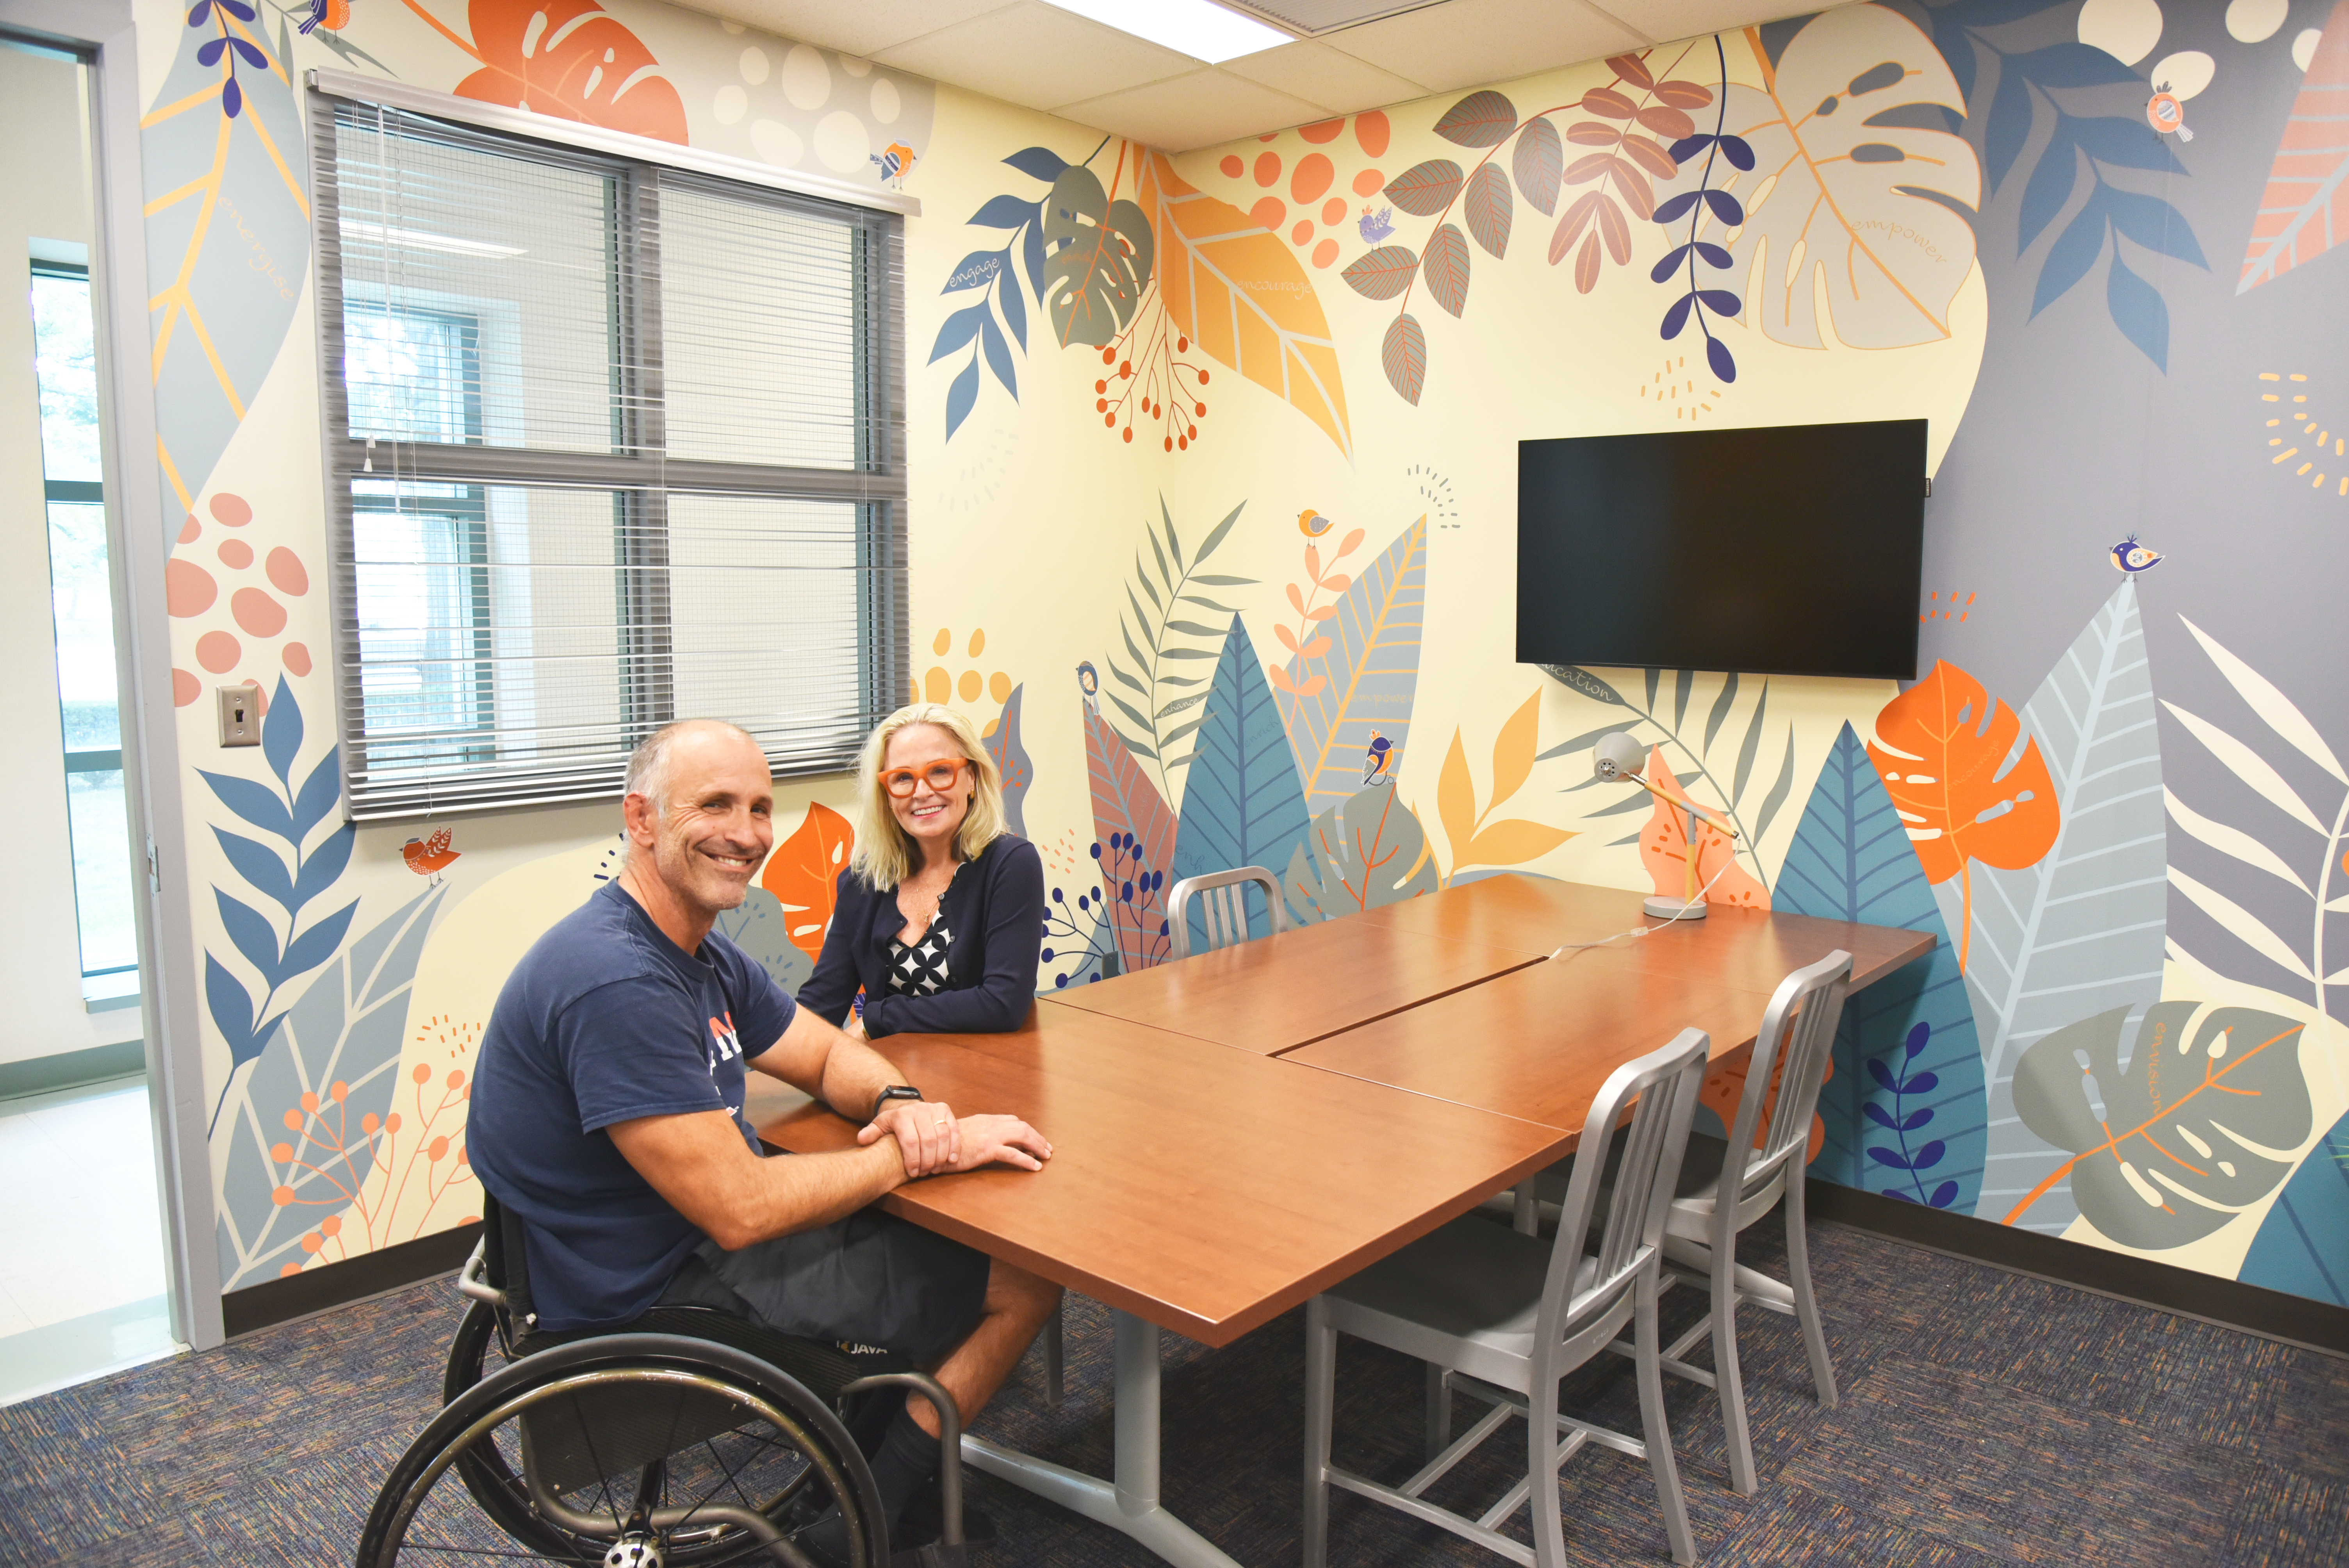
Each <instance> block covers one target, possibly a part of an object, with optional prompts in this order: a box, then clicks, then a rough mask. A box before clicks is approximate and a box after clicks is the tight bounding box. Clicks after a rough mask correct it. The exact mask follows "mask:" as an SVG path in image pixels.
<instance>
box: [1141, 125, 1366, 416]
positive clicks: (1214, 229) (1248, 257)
mask: <svg viewBox="0 0 2349 1568" xmlns="http://www.w3.org/2000/svg"><path fill="white" fill-rule="evenodd" d="M1135 195H1136V197H1137V198H1138V200H1139V201H1141V204H1142V210H1143V212H1145V213H1147V214H1148V215H1149V218H1150V230H1151V235H1152V237H1153V239H1154V240H1155V241H1156V242H1157V247H1158V292H1159V297H1160V298H1161V299H1162V300H1163V301H1164V304H1165V306H1166V315H1167V319H1169V320H1170V321H1172V322H1174V325H1175V326H1176V327H1177V328H1178V329H1180V330H1181V331H1182V332H1184V333H1185V334H1186V335H1188V336H1189V337H1190V338H1191V340H1192V341H1193V342H1194V343H1195V344H1197V345H1198V346H1200V347H1201V348H1204V349H1205V350H1206V352H1207V353H1208V354H1210V355H1212V356H1215V357H1216V359H1218V360H1221V361H1222V362H1223V363H1224V364H1226V365H1228V366H1231V367H1232V368H1233V369H1235V370H1237V371H1238V372H1239V373H1240V374H1241V375H1243V376H1245V377H1247V378H1248V379H1249V380H1251V381H1253V382H1255V383H1256V384H1257V386H1259V387H1263V388H1264V389H1265V390H1267V391H1268V392H1270V393H1272V394H1273V395H1274V396H1275V397H1279V398H1281V399H1282V400H1283V401H1285V402H1287V403H1289V404H1291V405H1292V406H1294V407H1296V408H1297V410H1298V411H1299V413H1301V414H1303V415H1304V416H1305V417H1306V418H1309V419H1310V420H1312V421H1313V422H1314V423H1315V424H1317V425H1319V426H1320V427H1321V428H1322V430H1323V431H1324V432H1326V433H1327V434H1328V436H1329V438H1330V439H1331V440H1332V441H1335V442H1336V443H1337V444H1338V449H1339V450H1340V452H1343V453H1344V454H1345V455H1346V456H1347V457H1348V458H1351V457H1352V456H1353V436H1352V433H1351V431H1350V428H1349V427H1348V425H1347V422H1346V388H1345V384H1344V382H1343V380H1342V379H1341V378H1340V376H1339V372H1338V351H1337V346H1336V345H1335V344H1333V343H1332V342H1331V341H1330V321H1329V318H1328V317H1327V316H1326V315H1323V314H1322V311H1321V299H1320V296H1319V294H1316V293H1314V290H1313V280H1312V279H1311V278H1310V277H1309V276H1308V275H1307V274H1306V272H1305V269H1304V268H1303V266H1302V265H1300V264H1299V262H1298V259H1297V254H1296V253H1295V252H1294V251H1293V250H1291V249H1290V248H1289V245H1288V242H1287V241H1286V240H1284V239H1282V238H1281V237H1280V236H1279V235H1278V234H1275V233H1273V232H1271V231H1269V230H1268V229H1266V228H1265V227H1264V226H1263V225H1262V224H1260V223H1258V222H1257V221H1256V220H1255V219H1253V218H1251V217H1249V216H1248V215H1247V213H1245V212H1243V211H1240V210H1239V209H1238V208H1237V207H1235V206H1232V205H1231V204H1230V203H1229V202H1226V201H1216V199H1215V198H1214V197H1212V196H1208V195H1205V194H1203V193H1202V192H1200V191H1196V190H1195V189H1193V188H1192V187H1191V186H1189V185H1187V184H1185V183H1184V181H1183V180H1182V178H1181V177H1180V176H1178V175H1177V174H1176V173H1175V172H1174V165H1173V164H1172V163H1170V162H1169V161H1168V160H1167V159H1166V157H1165V155H1164V153H1157V152H1153V153H1149V154H1146V155H1145V156H1144V158H1143V166H1142V180H1141V184H1140V186H1139V188H1138V189H1137V190H1136V191H1135Z"/></svg>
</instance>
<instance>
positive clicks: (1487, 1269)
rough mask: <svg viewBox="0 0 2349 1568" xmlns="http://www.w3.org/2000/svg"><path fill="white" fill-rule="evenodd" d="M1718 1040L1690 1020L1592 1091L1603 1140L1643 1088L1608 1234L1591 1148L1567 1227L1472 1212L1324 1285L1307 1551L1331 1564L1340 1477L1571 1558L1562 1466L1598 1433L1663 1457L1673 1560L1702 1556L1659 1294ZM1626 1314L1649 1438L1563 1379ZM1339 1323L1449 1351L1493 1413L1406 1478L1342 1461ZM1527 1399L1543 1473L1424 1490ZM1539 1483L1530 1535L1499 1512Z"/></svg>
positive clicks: (1411, 1347) (1398, 1505)
mask: <svg viewBox="0 0 2349 1568" xmlns="http://www.w3.org/2000/svg"><path fill="white" fill-rule="evenodd" d="M1709 1047H1710V1041H1709V1040H1708V1039H1707V1038H1706V1037H1705V1035H1704V1034H1703V1033H1702V1031H1701V1030H1697V1029H1683V1030H1682V1031H1681V1034H1680V1037H1679V1038H1677V1039H1675V1040H1673V1041H1672V1042H1671V1044H1670V1045H1667V1046H1664V1047H1661V1049H1658V1050H1654V1051H1651V1052H1649V1053H1648V1054H1647V1055H1646V1056H1643V1057H1640V1058H1639V1059H1637V1060H1636V1061H1630V1062H1626V1063H1625V1064H1624V1065H1623V1066H1621V1067H1619V1068H1616V1069H1615V1071H1614V1073H1613V1074H1612V1075H1611V1076H1609V1078H1608V1079H1607V1082H1606V1083H1605V1085H1603V1086H1602V1087H1601V1088H1600V1089H1599V1094H1598V1098H1597V1099H1593V1100H1592V1101H1591V1105H1590V1114H1589V1118H1588V1120H1587V1121H1586V1122H1585V1123H1584V1126H1583V1130H1582V1146H1583V1147H1584V1148H1587V1149H1597V1148H1601V1147H1603V1146H1604V1145H1605V1143H1606V1140H1607V1139H1608V1137H1609V1134H1610V1133H1612V1132H1613V1130H1614V1129H1615V1125H1616V1123H1617V1121H1618V1120H1619V1119H1621V1116H1622V1114H1623V1111H1624V1108H1625V1107H1626V1106H1627V1105H1629V1104H1630V1102H1631V1101H1632V1100H1633V1099H1634V1098H1636V1099H1637V1100H1638V1105H1637V1108H1636V1109H1633V1110H1632V1111H1631V1121H1630V1128H1629V1129H1628V1130H1627V1131H1626V1134H1625V1140H1624V1144H1623V1149H1624V1153H1623V1157H1622V1159H1621V1161H1619V1166H1618V1174H1617V1177H1616V1181H1615V1184H1614V1189H1613V1191H1612V1193H1611V1195H1610V1197H1609V1202H1608V1203H1607V1205H1606V1207H1605V1211H1604V1215H1603V1222H1602V1224H1601V1226H1600V1227H1599V1233H1598V1235H1597V1237H1596V1243H1597V1245H1596V1249H1595V1251H1594V1252H1591V1253H1586V1252H1585V1249H1584V1243H1585V1242H1586V1241H1588V1240H1590V1239H1591V1231H1592V1224H1591V1222H1592V1219H1593V1217H1594V1214H1595V1213H1597V1212H1598V1211H1599V1173H1600V1166H1601V1164H1602V1161H1596V1160H1592V1161H1585V1162H1584V1163H1583V1165H1582V1167H1581V1168H1580V1169H1578V1171H1576V1172H1575V1174H1574V1179H1573V1181H1571V1182H1570V1183H1569V1184H1568V1189H1567V1194H1566V1205H1565V1212H1564V1219H1563V1221H1562V1222H1561V1223H1560V1224H1559V1226H1558V1230H1557V1238H1556V1239H1555V1240H1554V1241H1552V1242H1549V1243H1543V1242H1542V1241H1540V1240H1539V1239H1537V1238H1536V1237H1532V1236H1527V1235H1525V1234H1522V1233H1519V1232H1516V1231H1514V1230H1510V1229H1506V1228H1505V1227H1503V1226H1501V1225H1498V1224H1495V1223H1494V1222H1491V1221H1490V1220H1486V1219H1484V1218H1481V1217H1479V1216H1476V1215H1474V1214H1471V1215H1466V1216H1464V1217H1462V1218H1460V1219H1457V1220H1454V1221H1453V1222H1451V1223H1450V1224H1448V1225H1445V1226H1444V1227H1443V1228H1442V1229H1440V1230H1438V1231H1436V1232H1434V1233H1433V1234H1430V1235H1427V1236H1423V1237H1422V1238H1421V1239H1420V1240H1418V1241H1416V1242H1414V1243H1412V1244H1411V1245H1410V1246H1407V1247H1405V1248H1403V1249H1402V1251H1401V1252H1399V1253H1394V1254H1393V1255H1392V1256H1390V1257H1388V1258H1385V1259H1383V1260H1381V1262H1379V1263H1376V1264H1372V1265H1371V1267H1369V1268H1367V1269H1365V1270H1363V1271H1362V1272H1361V1274H1356V1275H1355V1276H1354V1277H1353V1278H1351V1279H1350V1280H1348V1281H1346V1282H1345V1283H1344V1284H1340V1285H1339V1286H1337V1287H1336V1288H1335V1289H1333V1290H1330V1291H1329V1292H1327V1293H1326V1294H1324V1295H1318V1296H1316V1297H1314V1298H1313V1301H1312V1304H1311V1305H1309V1307H1308V1308H1307V1309H1306V1319H1305V1346H1306V1348H1305V1568H1323V1564H1324V1562H1325V1559H1326V1557H1327V1555H1328V1551H1329V1539H1330V1488H1331V1487H1332V1486H1338V1487H1343V1488H1344V1489H1345V1490H1346V1491H1351V1492H1355V1493H1358V1494H1360V1495H1361V1496H1363V1497H1367V1498H1369V1499H1371V1501H1375V1502H1381V1503H1384V1504H1385V1505H1387V1506H1388V1507H1390V1508H1393V1509H1396V1510H1399V1511H1402V1512H1403V1513H1407V1514H1409V1515H1411V1516H1412V1517H1413V1518H1414V1519H1419V1520H1423V1521H1425V1522H1428V1523H1431V1524H1436V1525H1441V1526H1442V1527H1443V1528H1444V1529H1445V1530H1449V1531H1451V1532H1453V1533H1454V1534H1455V1535H1460V1536H1464V1537H1465V1538H1466V1539H1468V1540H1470V1541H1474V1542H1477V1543H1478V1544H1479V1545H1482V1546H1485V1547H1488V1548H1490V1549H1491V1550H1493V1551H1495V1552H1497V1553H1501V1554H1502V1555H1503V1556H1506V1557H1508V1558H1510V1559H1512V1560H1514V1561H1516V1562H1518V1563H1529V1564H1538V1565H1539V1568H1558V1565H1559V1564H1561V1563H1564V1561H1565V1557H1566V1529H1565V1522H1564V1521H1563V1520H1562V1519H1561V1518H1560V1515H1559V1510H1558V1498H1557V1471H1558V1466H1559V1465H1560V1464H1561V1463H1563V1462H1564V1461H1565V1460H1567V1459H1568V1458H1570V1457H1571V1456H1572V1455H1573V1454H1575V1453H1576V1452H1577V1451H1578V1450H1579V1449H1581V1448H1582V1447H1583V1445H1584V1444H1585V1443H1589V1442H1596V1443H1599V1444H1602V1445H1604V1446H1606V1447H1608V1448H1612V1449H1619V1450H1621V1451H1622V1452H1624V1453H1628V1454H1630V1455H1631V1456H1633V1457H1634V1458H1639V1459H1645V1460H1647V1461H1648V1466H1649V1469H1650V1470H1651V1471H1652V1472H1653V1473H1654V1476H1655V1481H1656V1496H1657V1500H1658V1501H1659V1502H1660V1503H1661V1506H1662V1508H1663V1514H1664V1532H1665V1534H1666V1536H1667V1537H1668V1538H1669V1539H1670V1541H1671V1550H1672V1557H1673V1560H1674V1561H1676V1562H1679V1563H1693V1562H1694V1561H1695V1560H1696V1547H1695V1544H1694V1542H1693V1540H1692V1537H1691V1536H1690V1533H1689V1522H1688V1507H1687V1503H1686V1501H1685V1500H1684V1499H1683V1498H1682V1494H1681V1482H1680V1474H1679V1471H1678V1470H1676V1468H1675V1467H1674V1466H1673V1463H1672V1447H1671V1433H1670V1432H1669V1431H1668V1430H1667V1429H1666V1427H1665V1424H1664V1389H1663V1376H1662V1366H1661V1353H1660V1352H1659V1349H1658V1347H1657V1339H1658V1331H1657V1328H1656V1297H1657V1295H1658V1293H1659V1291H1660V1288H1661V1281H1660V1274H1661V1265H1662V1261H1663V1250H1662V1243H1663V1235H1664V1214H1665V1211H1666V1208H1667V1207H1668V1205H1669V1204H1670V1202H1671V1192H1672V1186H1673V1182H1674V1180H1675V1178H1676V1177H1677V1175H1678V1173H1679V1171H1680V1164H1681V1157H1682V1151H1683V1150H1684V1149H1685V1147H1686V1145H1687V1142H1688V1130H1689V1119H1690V1117H1691V1116H1692V1114H1693V1113H1694V1111H1695V1109H1696V1097H1697V1088H1698V1086H1699V1084H1700V1083H1701V1081H1702V1077H1703V1072H1704V1062H1705V1056H1706V1052H1707V1050H1708V1049H1709ZM1626 1323H1629V1324H1630V1325H1631V1328H1632V1335H1633V1338H1634V1340H1635V1342H1636V1346H1635V1348H1634V1349H1633V1350H1632V1352H1631V1354H1632V1357H1633V1359H1634V1362H1635V1363H1636V1366H1637V1367H1638V1374H1639V1385H1640V1430H1641V1434H1642V1435H1641V1437H1640V1438H1631V1437H1629V1436H1626V1435H1624V1434H1622V1433H1620V1432H1615V1431H1610V1430H1609V1429H1606V1428H1604V1427H1596V1426H1592V1425H1590V1424H1589V1423H1588V1422H1585V1421H1578V1420H1576V1419H1574V1418H1570V1417H1566V1416H1561V1415H1559V1414H1558V1413H1557V1384H1558V1379H1559V1378H1560V1377H1564V1376H1565V1375H1566V1374H1567V1373H1568V1372H1571V1371H1573V1370H1574V1369H1575V1368H1576V1367H1579V1366H1581V1365H1582V1364H1583V1363H1584V1362H1586V1361H1588V1360H1589V1359H1590V1358H1591V1357H1594V1356H1596V1355H1598V1354H1599V1352H1600V1351H1602V1350H1607V1349H1609V1348H1620V1346H1619V1345H1617V1343H1616V1341H1615V1336H1616V1334H1617V1333H1618V1332H1619V1330H1620V1329H1621V1328H1622V1327H1623V1326H1624V1325H1625V1324H1626ZM1340 1333H1344V1334H1350V1335H1353V1336H1356V1337H1357V1338H1361V1339H1368V1340H1371V1341H1372V1342H1373V1343H1375V1344H1379V1345H1384V1346H1388V1347H1389V1348H1391V1349H1395V1350H1400V1351H1402V1353H1403V1354H1405V1355H1407V1356H1415V1357H1420V1358H1421V1359H1422V1360H1424V1361H1427V1362H1429V1363H1431V1364H1433V1365H1434V1366H1436V1367H1441V1368H1443V1369H1444V1372H1445V1374H1446V1375H1447V1377H1449V1378H1450V1379H1451V1380H1452V1382H1453V1384H1454V1386H1455V1387H1458V1388H1459V1389H1460V1390H1461V1391H1462V1392H1464V1393H1466V1394H1467V1395H1469V1396H1470V1397H1471V1398H1477V1399H1480V1400H1483V1401H1484V1402H1485V1403H1487V1404H1490V1405H1492V1406H1493V1409H1492V1411H1491V1413H1490V1414H1488V1415H1486V1416H1485V1417H1484V1418H1482V1419H1480V1420H1479V1421H1477V1422H1476V1424H1475V1425H1474V1426H1473V1427H1471V1428H1469V1429H1468V1430H1467V1431H1466V1432H1464V1433H1463V1434H1462V1435H1461V1437H1460V1438H1459V1439H1458V1440H1457V1441H1454V1442H1453V1443H1451V1444H1449V1445H1448V1446H1447V1447H1446V1448H1445V1449H1444V1451H1443V1452H1441V1453H1439V1454H1437V1455H1435V1456H1434V1457H1433V1459H1431V1460H1429V1461H1428V1463H1427V1464H1426V1465H1425V1466H1424V1467H1423V1468H1422V1469H1421V1470H1420V1471H1419V1472H1418V1473H1417V1474H1416V1475H1414V1476H1413V1477H1412V1478H1411V1479H1410V1480H1406V1481H1404V1482H1403V1483H1402V1485H1401V1486H1400V1487H1390V1486H1384V1485H1381V1483H1379V1482H1377V1481H1374V1480H1370V1479H1368V1478H1367V1477H1364V1476H1359V1475H1355V1474H1353V1473H1351V1472H1350V1471H1348V1470H1340V1469H1339V1468H1338V1467H1337V1466H1335V1465H1333V1464H1331V1463H1330V1411H1331V1404H1332V1400H1333V1398H1334V1396H1335V1392H1336V1390H1335V1387H1334V1383H1335V1376H1336V1361H1337V1347H1338V1336H1339V1335H1340ZM1519 1414H1521V1415H1523V1416H1524V1417H1525V1418H1526V1439H1527V1441H1526V1458H1527V1464H1526V1480H1522V1481H1520V1482H1518V1483H1517V1484H1516V1486H1514V1487H1512V1488H1511V1489H1510V1490H1509V1491H1507V1492H1506V1493H1505V1494H1504V1495H1503V1496H1502V1497H1501V1499H1500V1500H1499V1501H1497V1502H1495V1503H1494V1504H1493V1506H1492V1507H1491V1508H1489V1509H1487V1510H1486V1511H1485V1512H1484V1514H1483V1515H1482V1516H1481V1517H1479V1518H1476V1519H1473V1520H1472V1519H1469V1518H1467V1517H1466V1516H1464V1515H1462V1514H1456V1513H1454V1512H1452V1511H1450V1510H1448V1509H1444V1508H1439V1507H1437V1506H1436V1505H1435V1504H1433V1503H1431V1502H1428V1501H1425V1499H1424V1497H1423V1493H1424V1492H1425V1491H1426V1490H1427V1489H1428V1487H1429V1486H1431V1485H1433V1483H1434V1482H1435V1481H1436V1480H1438V1479H1439V1478H1440V1477H1442V1476H1443V1475H1444V1473H1445V1472H1446V1471H1448V1470H1451V1469H1452V1468H1453V1467H1454V1465H1456V1464H1457V1463H1459V1461H1460V1460H1462V1459H1464V1458H1465V1457H1466V1456H1467V1455H1468V1454H1469V1453H1470V1452H1471V1451H1472V1450H1474V1449H1475V1448H1476V1447H1477V1446H1478V1445H1479V1444H1481V1443H1482V1442H1483V1441H1484V1440H1485V1438H1487V1437H1489V1436H1490V1435H1491V1434H1492V1433H1493V1432H1494V1431H1495V1430H1496V1429H1498V1428H1499V1427H1500V1426H1501V1424H1502V1423H1503V1422H1504V1421H1506V1419H1508V1418H1510V1417H1511V1416H1512V1415H1519ZM1561 1432H1563V1433H1565V1434H1566V1436H1565V1437H1564V1439H1563V1440H1561V1439H1560V1435H1559V1434H1560V1433H1561ZM1528 1501H1531V1504H1532V1512H1533V1535H1534V1545H1533V1548H1532V1549H1531V1550H1530V1551H1528V1550H1527V1549H1526V1547H1525V1546H1523V1545H1521V1544H1520V1543H1518V1542H1516V1541H1513V1540H1511V1539H1510V1538H1509V1537H1507V1536H1506V1535H1503V1534H1501V1533H1500V1532H1498V1531H1497V1530H1495V1528H1494V1527H1495V1525H1497V1524H1499V1523H1500V1522H1501V1521H1503V1520H1504V1519H1506V1518H1508V1517H1509V1516H1510V1515H1511V1514H1513V1513H1515V1512H1516V1511H1517V1510H1518V1509H1519V1508H1521V1507H1525V1506H1526V1504H1527V1502H1528Z"/></svg>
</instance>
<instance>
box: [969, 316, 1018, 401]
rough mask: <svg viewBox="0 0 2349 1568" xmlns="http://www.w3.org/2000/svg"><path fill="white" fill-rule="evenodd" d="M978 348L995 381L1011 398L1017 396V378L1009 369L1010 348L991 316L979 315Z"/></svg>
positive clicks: (1001, 330)
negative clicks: (982, 352)
mask: <svg viewBox="0 0 2349 1568" xmlns="http://www.w3.org/2000/svg"><path fill="white" fill-rule="evenodd" d="M978 328H979V330H978V342H979V346H980V348H981V349H983V350H984V351H985V353H986V355H987V367H988V369H989V370H992V371H993V372H995V379H996V380H997V381H998V382H999V383H1001V384H1002V387H1003V389H1004V390H1005V391H1006V392H1009V393H1010V394H1011V396H1012V397H1019V376H1018V375H1017V373H1015V372H1014V371H1013V370H1012V368H1011V346H1010V345H1009V343H1006V342H1005V341H1004V340H1003V329H1002V328H1001V327H999V326H998V325H995V318H994V317H993V316H991V315H981V316H980V317H979V323H978Z"/></svg>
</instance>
